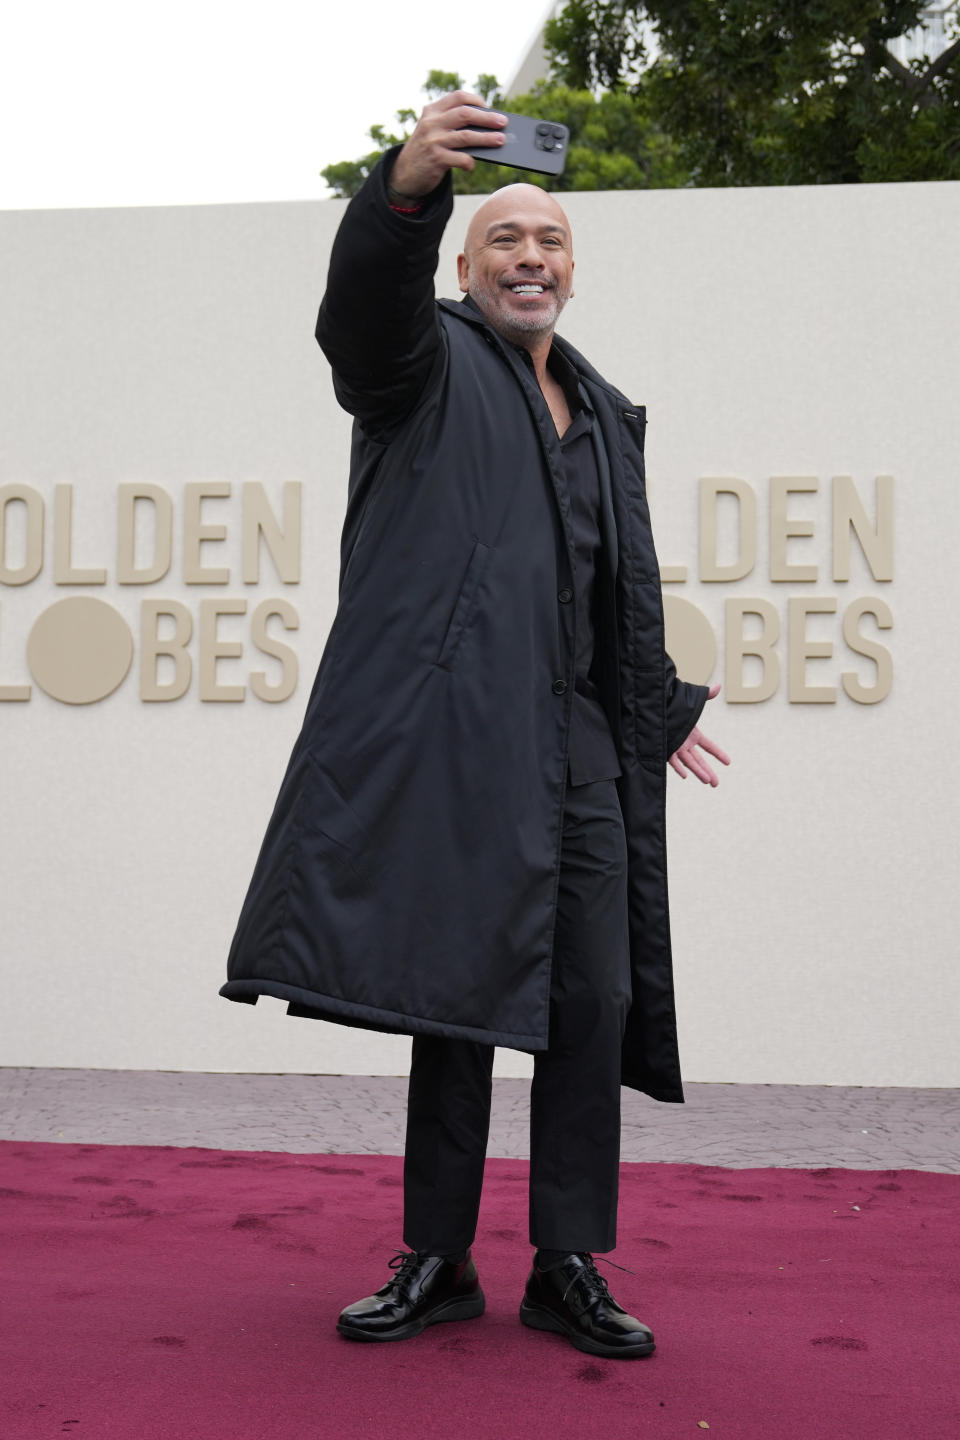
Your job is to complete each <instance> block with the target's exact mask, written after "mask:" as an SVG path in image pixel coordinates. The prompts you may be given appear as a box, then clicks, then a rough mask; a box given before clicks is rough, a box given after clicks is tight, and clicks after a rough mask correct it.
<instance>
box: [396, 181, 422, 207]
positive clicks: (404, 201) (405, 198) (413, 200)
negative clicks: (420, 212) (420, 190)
mask: <svg viewBox="0 0 960 1440" xmlns="http://www.w3.org/2000/svg"><path fill="white" fill-rule="evenodd" d="M387 199H388V200H389V201H390V204H391V205H396V206H398V207H399V208H400V209H404V208H406V209H410V210H415V209H417V208H418V207H419V205H420V204H421V202H422V200H423V196H422V195H410V194H408V193H407V191H406V190H398V189H397V187H396V185H391V183H390V181H389V180H388V181H387Z"/></svg>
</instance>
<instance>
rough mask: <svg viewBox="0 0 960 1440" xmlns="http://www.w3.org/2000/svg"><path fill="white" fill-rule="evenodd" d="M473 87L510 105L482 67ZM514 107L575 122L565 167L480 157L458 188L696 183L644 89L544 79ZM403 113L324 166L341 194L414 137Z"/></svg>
mask: <svg viewBox="0 0 960 1440" xmlns="http://www.w3.org/2000/svg"><path fill="white" fill-rule="evenodd" d="M423 88H424V91H425V92H426V94H427V96H428V97H429V98H430V99H436V98H437V96H439V95H444V94H446V93H447V92H448V91H450V90H459V89H464V88H467V87H465V86H464V82H463V80H462V79H461V77H460V76H459V75H457V74H455V73H453V72H449V71H443V70H431V71H430V73H429V75H428V76H427V82H426V84H425V85H424V87H423ZM469 88H472V89H473V90H474V91H476V93H477V94H479V95H481V96H483V98H484V100H485V101H486V102H487V104H488V105H491V106H494V107H497V106H500V107H504V108H506V106H507V102H506V101H505V100H504V97H503V95H502V94H501V92H500V88H499V85H498V83H497V80H496V77H495V76H493V75H480V76H478V77H477V80H476V83H475V84H474V85H473V86H472V87H469ZM509 109H511V110H513V111H515V112H517V113H519V114H521V115H532V116H533V117H534V118H535V119H544V120H553V121H560V122H562V123H563V124H565V125H567V126H568V127H569V130H570V146H569V150H568V152H567V163H566V167H565V169H564V172H563V174H562V175H556V176H553V175H550V176H548V175H537V174H535V173H533V172H531V171H529V170H514V169H511V168H509V167H507V166H504V165H494V164H490V163H488V162H485V161H478V162H477V165H476V166H475V168H474V169H473V170H471V171H466V170H454V172H453V188H454V191H455V192H456V193H457V194H460V195H487V194H489V193H490V192H491V191H493V190H498V189H499V188H500V187H501V186H502V185H509V184H512V183H513V182H514V181H517V180H525V181H527V182H532V183H533V184H536V185H541V186H543V188H544V189H548V190H642V189H652V188H658V189H659V188H663V187H667V186H676V185H685V184H688V183H689V179H690V176H689V172H688V170H687V169H686V168H685V166H684V165H683V164H682V162H681V160H680V158H679V147H678V146H677V145H676V144H675V143H674V142H672V141H671V140H669V139H668V137H667V136H666V135H665V134H663V133H662V131H660V130H659V129H658V128H657V127H656V126H655V125H654V123H653V122H652V120H651V119H650V117H649V113H648V106H647V104H646V101H645V100H644V98H643V97H640V96H633V95H630V94H627V93H625V92H623V91H612V92H610V93H607V94H603V95H600V96H599V97H595V96H594V95H592V94H591V93H590V91H589V90H587V89H584V88H579V89H577V88H574V87H571V86H568V85H559V84H553V83H551V82H549V81H542V82H540V83H539V84H538V85H536V86H535V87H534V89H533V90H531V91H530V93H529V94H527V95H517V96H512V97H511V99H510V101H509ZM396 120H397V123H398V125H399V127H400V129H399V130H388V129H387V128H386V127H385V126H383V125H373V126H371V128H370V131H369V132H368V133H369V135H370V138H371V139H372V140H373V141H374V144H375V145H376V149H375V150H372V151H371V152H370V153H369V154H368V155H364V156H362V157H361V158H360V159H359V160H345V161H341V162H340V163H339V164H336V165H328V166H327V167H326V169H325V170H323V171H321V174H322V175H323V178H324V180H325V181H326V182H327V184H328V185H329V186H330V189H331V190H332V191H333V192H334V194H335V195H336V196H339V197H344V198H348V197H349V196H351V195H355V194H356V193H357V191H358V190H359V188H360V186H361V185H362V184H363V182H364V180H365V179H366V177H367V176H368V175H369V173H370V171H371V170H372V169H373V167H374V165H375V164H376V163H377V161H378V160H379V159H380V156H381V155H382V154H383V152H384V151H385V150H388V149H390V147H391V146H392V145H400V144H402V143H403V141H404V140H405V139H406V138H407V136H408V135H409V134H410V131H411V130H412V129H413V126H414V124H415V123H416V116H415V114H414V112H413V111H412V110H401V111H399V112H398V114H397V116H396Z"/></svg>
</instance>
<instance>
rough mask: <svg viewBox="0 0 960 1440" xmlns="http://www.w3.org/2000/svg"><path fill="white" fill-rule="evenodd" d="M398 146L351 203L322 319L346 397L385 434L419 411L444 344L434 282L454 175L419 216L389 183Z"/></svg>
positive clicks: (369, 426) (320, 328)
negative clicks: (405, 207)
mask: <svg viewBox="0 0 960 1440" xmlns="http://www.w3.org/2000/svg"><path fill="white" fill-rule="evenodd" d="M399 150H400V147H399V146H397V147H396V148H395V149H393V150H391V151H388V152H387V154H386V155H385V156H384V158H383V160H382V161H381V162H380V164H379V165H377V167H376V168H375V169H374V170H373V171H372V172H371V174H370V176H369V178H368V179H367V180H366V182H365V183H364V185H363V188H362V189H361V190H360V191H359V192H358V193H357V194H356V195H355V196H354V198H353V199H352V200H351V201H350V204H349V205H348V206H347V211H346V214H345V215H344V217H343V220H342V221H341V223H340V228H339V230H338V231H337V235H336V238H335V240H334V242H333V250H332V252H331V255H330V270H329V273H328V276H327V290H326V294H325V295H324V297H323V301H322V303H321V306H320V315H319V318H318V320H317V341H318V343H319V345H320V348H321V349H322V351H323V353H324V355H326V357H327V359H328V360H329V362H330V364H331V366H332V367H333V384H334V390H335V393H336V396H337V400H338V401H339V403H340V404H341V405H342V406H343V408H344V410H347V411H349V413H350V414H351V415H353V416H355V417H356V419H357V420H358V421H359V422H360V424H361V425H362V426H363V427H364V428H365V429H366V430H367V431H368V432H369V433H371V434H373V435H374V436H375V437H377V438H379V437H380V436H381V435H382V434H383V432H385V431H389V429H390V428H391V427H392V426H394V425H396V424H397V423H399V422H400V421H401V420H403V419H404V418H405V417H406V415H408V414H409V412H410V411H411V410H412V409H413V407H414V406H415V405H416V403H417V400H418V399H419V398H420V395H421V394H422V393H423V390H424V388H425V386H426V384H427V381H428V380H429V378H430V375H431V372H432V371H433V368H434V365H435V364H436V363H437V360H438V358H439V356H440V354H441V351H442V346H443V340H442V336H441V332H440V325H439V320H438V318H437V309H436V304H435V301H434V291H433V277H434V273H435V271H436V268H437V260H438V257H439V250H440V240H441V238H442V236H443V231H444V228H445V226H446V223H447V221H448V220H449V218H450V215H451V213H452V211H453V184H452V181H451V179H450V176H449V174H447V175H446V176H445V177H444V179H443V181H442V182H441V184H440V185H438V187H437V189H436V190H434V191H433V192H432V193H431V194H430V195H427V196H426V197H425V198H424V200H423V202H422V204H421V207H420V209H419V210H418V211H417V212H416V214H414V215H402V214H399V213H398V212H397V211H395V210H392V209H391V208H390V203H389V201H388V199H387V185H386V182H387V179H388V177H389V175H390V171H391V170H392V168H393V164H394V161H395V160H396V157H397V155H398V153H399Z"/></svg>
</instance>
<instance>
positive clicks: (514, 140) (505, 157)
mask: <svg viewBox="0 0 960 1440" xmlns="http://www.w3.org/2000/svg"><path fill="white" fill-rule="evenodd" d="M486 114H487V115H493V114H502V115H504V116H505V117H506V121H507V124H506V128H505V129H504V130H503V143H502V145H501V146H500V147H498V148H497V149H495V150H493V149H490V148H489V147H488V146H480V145H477V146H474V145H470V146H468V147H467V151H466V153H467V154H468V155H473V156H474V157H475V158H476V159H477V160H489V161H490V162H491V163H492V164H494V165H509V166H511V167H512V168H513V169H516V170H536V171H539V172H540V174H542V175H561V174H562V173H563V167H564V165H565V164H566V159H567V145H568V143H569V140H570V131H569V130H568V129H567V127H566V125H561V124H559V122H555V121H552V120H535V119H534V118H533V116H531V115H512V114H510V112H509V111H499V112H497V111H492V110H487V111H486Z"/></svg>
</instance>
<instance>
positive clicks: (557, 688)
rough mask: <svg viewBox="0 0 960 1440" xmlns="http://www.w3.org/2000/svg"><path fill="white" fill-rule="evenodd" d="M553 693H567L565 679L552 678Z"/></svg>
mask: <svg viewBox="0 0 960 1440" xmlns="http://www.w3.org/2000/svg"><path fill="white" fill-rule="evenodd" d="M553 693H554V695H566V693H567V682H566V680H554V682H553Z"/></svg>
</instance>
